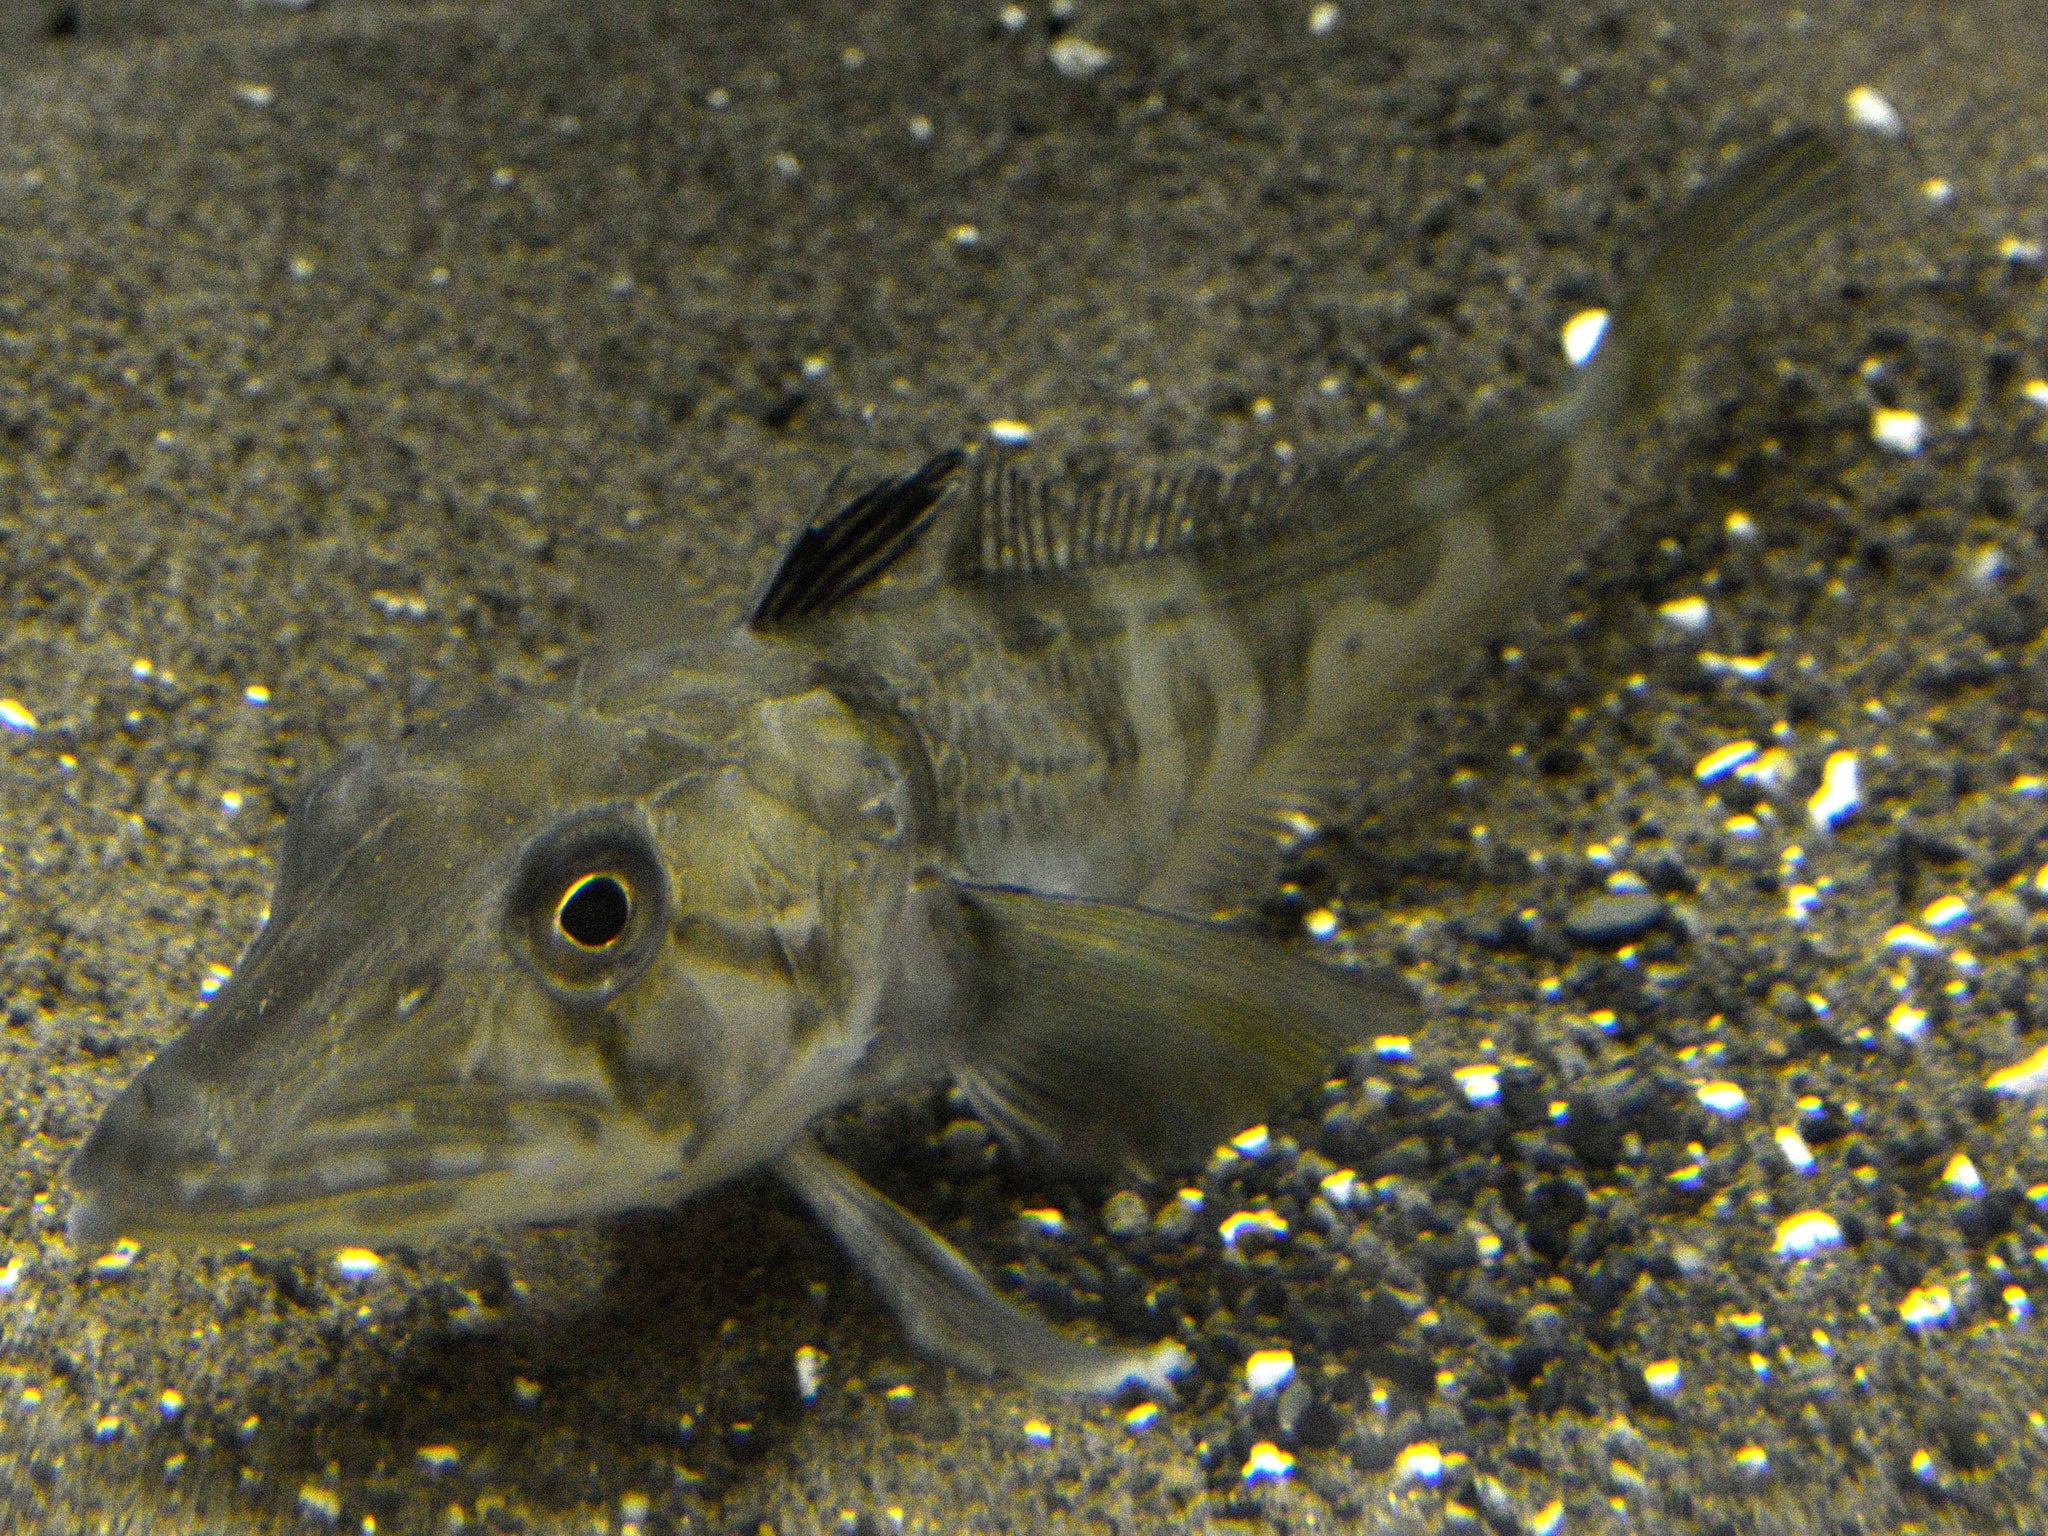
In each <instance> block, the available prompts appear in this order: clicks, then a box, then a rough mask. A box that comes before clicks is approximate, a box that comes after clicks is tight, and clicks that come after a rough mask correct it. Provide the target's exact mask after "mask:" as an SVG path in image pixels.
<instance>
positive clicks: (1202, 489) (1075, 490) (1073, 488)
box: [953, 454, 1341, 576]
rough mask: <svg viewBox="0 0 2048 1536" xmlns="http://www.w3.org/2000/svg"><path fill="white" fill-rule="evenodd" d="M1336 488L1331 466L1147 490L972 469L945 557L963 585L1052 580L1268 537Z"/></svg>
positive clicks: (1185, 481) (1153, 482) (1183, 477)
mask: <svg viewBox="0 0 2048 1536" xmlns="http://www.w3.org/2000/svg"><path fill="white" fill-rule="evenodd" d="M1339 478H1341V470H1340V469H1339V468H1338V467H1337V466H1334V465H1327V464H1315V465H1309V466H1301V467H1296V468H1291V469H1277V468H1268V467H1263V466H1261V467H1258V468H1253V469H1243V470H1238V471H1236V472H1234V473H1229V474H1226V473H1224V472H1223V471H1221V470H1218V469H1212V468H1207V467H1204V468H1200V469H1194V470H1189V471H1185V472H1182V473H1171V474H1156V475H1154V476H1152V477H1151V478H1150V479H1149V480H1144V481H1132V480H1093V481H1089V480H1077V479H1071V478H1059V479H1046V478H1041V477H1038V476H1034V475H1028V474H1026V473H1024V471H1023V470H1021V469H1019V468H1018V467H1017V465H1016V464H1015V463H1014V462H1012V461H1011V460H1009V459H1007V458H1005V457H1004V456H1003V455H1001V454H996V455H992V456H990V457H989V458H986V459H983V460H981V461H980V462H978V463H977V464H976V466H975V471H974V476H973V479H972V480H971V481H970V483H969V487H968V507H967V515H966V516H965V517H964V518H963V519H962V520H961V525H960V532H959V536H958V542H957V543H956V544H955V545H954V550H953V568H954V570H955V571H957V572H958V573H960V574H961V575H963V576H993V575H1004V576H1058V575H1064V574H1067V573H1069V572H1073V571H1080V570H1086V569H1089V568H1091V567H1096V566H1104V565H1119V564H1122V563H1123V562H1125V561H1128V560H1141V559H1144V558H1145V557H1146V556H1148V555H1157V554H1163V553H1166V552H1169V551H1173V550H1183V549H1187V548H1190V547H1193V546H1198V545H1204V544H1210V543H1214V542H1217V541H1220V540H1224V539H1229V538H1232V537H1234V536H1242V535H1245V534H1251V533H1256V532H1259V531H1261V530H1264V529H1266V528H1270V527H1271V526H1272V525H1273V524H1274V523H1277V522H1280V521H1282V520H1284V519H1285V518H1287V517H1288V516H1289V515H1290V514H1292V513H1295V512H1297V511H1298V510H1299V509H1300V508H1301V507H1302V506H1303V504H1304V503H1305V502H1309V501H1312V500H1315V499H1316V498H1317V493H1318V492H1320V491H1322V490H1324V489H1326V488H1327V486H1328V484H1329V483H1330V482H1331V481H1333V480H1336V479H1339Z"/></svg>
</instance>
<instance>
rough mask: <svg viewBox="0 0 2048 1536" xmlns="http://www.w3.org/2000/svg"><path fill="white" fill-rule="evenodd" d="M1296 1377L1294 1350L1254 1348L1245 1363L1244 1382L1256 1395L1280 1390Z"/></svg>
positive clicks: (1264, 1394)
mask: <svg viewBox="0 0 2048 1536" xmlns="http://www.w3.org/2000/svg"><path fill="white" fill-rule="evenodd" d="M1293 1379H1294V1352H1293V1351H1292V1350H1287V1349H1260V1350H1254V1351H1253V1352H1252V1356H1251V1358H1250V1359H1249V1360H1247V1361H1245V1363H1244V1384H1245V1385H1246V1386H1247V1387H1249V1388H1250V1389H1251V1392H1252V1395H1253V1396H1254V1397H1265V1396H1268V1395H1269V1394H1271V1393H1274V1392H1278V1391H1279V1390H1280V1389H1281V1388H1282V1387H1284V1386H1286V1385H1287V1383H1288V1382H1290V1381H1292V1380H1293Z"/></svg>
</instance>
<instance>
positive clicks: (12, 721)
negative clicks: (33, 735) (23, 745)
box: [0, 699, 39, 731]
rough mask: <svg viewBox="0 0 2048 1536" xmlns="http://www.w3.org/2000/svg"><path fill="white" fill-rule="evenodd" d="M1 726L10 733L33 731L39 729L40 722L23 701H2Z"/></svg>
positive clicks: (0, 701) (0, 700)
mask: <svg viewBox="0 0 2048 1536" xmlns="http://www.w3.org/2000/svg"><path fill="white" fill-rule="evenodd" d="M0 726H5V727H6V728H7V729H8V730H10V731H33V730H36V729H38V728H39V722H38V721H37V720H36V717H35V714H34V713H33V712H32V711H31V710H30V709H29V707H28V706H27V705H26V704H24V703H22V702H21V700H19V699H0Z"/></svg>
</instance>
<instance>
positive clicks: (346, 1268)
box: [334, 1248, 384, 1280]
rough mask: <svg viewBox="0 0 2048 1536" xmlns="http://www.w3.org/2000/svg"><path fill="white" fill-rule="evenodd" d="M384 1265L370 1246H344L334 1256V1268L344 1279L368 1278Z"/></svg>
mask: <svg viewBox="0 0 2048 1536" xmlns="http://www.w3.org/2000/svg"><path fill="white" fill-rule="evenodd" d="M383 1267H384V1261H383V1259H381V1258H379V1257H378V1256H377V1255H376V1254H375V1253H373V1252H371V1251H370V1250H369V1249H368V1248H344V1249H342V1250H341V1251H340V1252H339V1253H337V1254H335V1256H334V1270H335V1273H336V1274H338V1275H340V1276H341V1278H342V1279H344V1280H367V1279H369V1278H370V1276H372V1275H374V1274H376V1273H377V1271H378V1270H380V1269H382V1268H383Z"/></svg>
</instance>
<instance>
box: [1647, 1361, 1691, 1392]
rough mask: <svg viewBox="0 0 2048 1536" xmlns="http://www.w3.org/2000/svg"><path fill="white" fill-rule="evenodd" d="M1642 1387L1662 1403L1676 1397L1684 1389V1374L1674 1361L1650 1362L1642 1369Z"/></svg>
mask: <svg viewBox="0 0 2048 1536" xmlns="http://www.w3.org/2000/svg"><path fill="white" fill-rule="evenodd" d="M1643 1385H1644V1386H1646V1387H1648V1388H1649V1389H1650V1395H1651V1396H1652V1397H1654V1398H1657V1399H1659V1400H1660V1401H1663V1402H1669V1401H1671V1399H1673V1398H1674V1397H1676V1396H1678V1394H1679V1393H1680V1391H1682V1390H1683V1389H1684V1387H1685V1372H1684V1370H1683V1369H1682V1368H1681V1367H1680V1366H1679V1363H1678V1362H1677V1361H1676V1360H1652V1361H1651V1362H1650V1363H1649V1364H1648V1365H1646V1366H1644V1367H1643Z"/></svg>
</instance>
